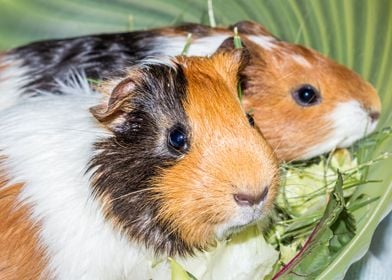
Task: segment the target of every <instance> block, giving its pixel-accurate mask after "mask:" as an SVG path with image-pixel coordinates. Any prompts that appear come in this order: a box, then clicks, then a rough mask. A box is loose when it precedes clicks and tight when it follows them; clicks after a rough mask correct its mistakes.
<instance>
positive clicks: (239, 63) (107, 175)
mask: <svg viewBox="0 0 392 280" xmlns="http://www.w3.org/2000/svg"><path fill="white" fill-rule="evenodd" d="M243 64H244V56H243V54H242V51H234V52H229V53H227V52H225V53H220V54H216V55H214V56H212V57H211V58H200V57H194V58H185V57H179V58H177V59H175V60H172V61H168V62H153V61H146V62H144V63H143V64H142V65H138V66H136V67H133V68H131V69H130V70H129V71H127V73H126V74H125V77H123V78H121V79H118V80H110V81H107V82H106V83H104V84H103V85H102V86H101V87H100V88H99V89H98V90H99V91H101V92H102V93H103V95H100V94H97V93H94V92H91V90H89V87H88V84H87V82H86V81H85V80H84V81H80V80H78V79H75V80H74V83H73V84H72V83H70V84H68V85H65V84H63V85H62V93H63V95H62V96H56V95H43V96H38V97H35V98H31V99H28V100H26V101H25V102H23V103H20V104H18V105H16V106H13V107H10V108H8V109H5V110H3V111H2V112H1V114H0V131H2V137H0V150H1V155H2V161H1V163H2V164H1V167H2V168H1V170H2V171H1V175H0V178H2V180H1V186H0V196H1V197H4V196H6V195H8V194H10V195H9V196H7V197H8V198H7V199H0V209H1V210H2V211H1V213H2V214H3V213H8V214H7V216H6V217H4V221H5V222H4V223H3V222H2V226H1V227H0V248H1V252H2V254H1V255H0V264H1V268H2V270H0V278H2V279H22V278H23V277H24V276H25V275H29V276H30V278H33V279H37V278H40V277H46V276H48V277H50V278H55V279H82V278H86V279H122V278H126V277H131V278H132V279H147V278H148V277H149V276H148V266H149V262H148V260H149V259H151V256H154V255H155V256H185V255H190V254H192V253H194V252H195V251H197V250H204V249H208V248H209V246H210V245H211V244H213V243H214V240H215V239H216V238H223V237H225V236H227V235H228V234H230V233H231V232H234V231H237V230H239V229H241V228H242V227H244V226H246V225H248V224H252V223H254V222H256V221H258V220H260V219H262V218H263V217H265V216H267V215H268V213H269V212H270V209H271V208H272V206H273V200H274V198H275V196H276V193H277V187H278V167H277V161H276V159H275V157H274V155H273V153H272V149H271V148H270V147H269V146H268V145H267V144H266V142H265V140H264V139H263V138H262V136H260V134H259V133H258V131H257V129H255V128H254V127H252V125H251V124H250V123H249V122H248V119H247V117H246V114H245V112H244V110H243V109H242V107H241V105H240V102H239V100H238V97H237V90H236V89H237V86H236V85H237V82H238V79H237V76H238V72H239V71H240V70H241V68H242V67H243ZM82 91H85V92H86V91H88V92H90V93H82ZM2 214H1V215H2ZM2 221H3V220H2ZM11 256H13V257H11ZM3 268H4V269H3ZM9 275H12V276H9ZM13 277H14V278H13Z"/></svg>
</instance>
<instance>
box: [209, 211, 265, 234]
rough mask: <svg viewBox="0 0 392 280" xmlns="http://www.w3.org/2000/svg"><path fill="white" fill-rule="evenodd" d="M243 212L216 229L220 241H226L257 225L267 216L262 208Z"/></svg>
mask: <svg viewBox="0 0 392 280" xmlns="http://www.w3.org/2000/svg"><path fill="white" fill-rule="evenodd" d="M241 212H242V213H237V214H236V215H235V216H234V217H232V218H231V219H230V220H229V221H227V222H225V223H223V224H220V225H219V226H218V227H217V228H216V230H215V235H216V238H217V239H218V240H223V239H226V238H227V237H228V236H230V235H231V234H233V233H236V232H239V231H241V230H243V229H244V228H246V227H248V226H251V225H253V224H255V223H257V222H258V221H260V220H261V219H262V218H263V217H264V216H265V215H263V211H262V208H250V209H247V211H241Z"/></svg>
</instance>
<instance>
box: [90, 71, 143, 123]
mask: <svg viewBox="0 0 392 280" xmlns="http://www.w3.org/2000/svg"><path fill="white" fill-rule="evenodd" d="M135 88H136V83H135V81H134V80H133V79H132V78H127V79H125V80H122V81H121V82H120V83H119V84H117V85H116V86H115V87H114V89H113V91H112V93H111V94H110V97H109V99H108V101H107V103H105V104H100V105H96V106H94V107H91V108H90V112H91V114H92V115H93V116H94V117H95V118H96V119H97V120H98V121H99V122H101V123H103V124H104V125H105V126H108V127H109V128H111V129H112V130H113V129H114V127H115V126H116V125H118V122H119V118H121V116H123V115H124V114H125V113H129V112H130V111H131V110H132V105H131V103H130V102H129V100H130V99H131V97H132V92H133V91H134V90H135Z"/></svg>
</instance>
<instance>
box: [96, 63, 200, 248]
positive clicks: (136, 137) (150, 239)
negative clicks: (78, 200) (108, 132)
mask: <svg viewBox="0 0 392 280" xmlns="http://www.w3.org/2000/svg"><path fill="white" fill-rule="evenodd" d="M142 71H143V73H142V74H143V75H142V76H143V81H141V82H140V83H137V85H136V90H135V91H134V92H133V94H135V96H134V98H132V100H131V101H130V102H131V103H132V104H133V105H134V108H135V109H134V110H133V111H132V112H130V113H128V114H127V116H126V121H125V122H123V123H122V124H121V126H122V127H121V128H122V129H120V130H116V133H115V135H114V136H113V137H111V138H108V139H105V140H102V141H101V142H98V143H96V144H95V146H96V149H97V151H98V154H97V155H96V156H95V157H94V158H93V159H92V161H91V165H90V170H94V175H93V178H92V182H93V190H94V193H95V194H96V196H97V197H103V198H104V200H105V201H106V200H107V199H108V200H109V201H111V203H109V205H110V206H109V209H106V210H107V211H108V212H107V218H108V219H110V218H114V221H115V223H116V225H119V227H120V230H121V231H123V232H124V233H125V234H126V235H128V236H129V237H130V239H131V240H136V241H138V242H141V243H143V244H144V245H145V246H146V247H148V248H152V249H153V250H154V251H155V252H156V253H166V254H169V255H174V254H180V255H184V254H188V253H192V252H193V250H194V249H195V248H190V247H189V246H188V245H186V244H185V243H184V241H183V240H182V239H181V238H180V236H179V235H178V233H177V232H173V231H171V229H170V228H169V227H168V225H166V224H165V223H163V222H162V221H160V220H158V219H156V216H157V213H158V210H159V209H160V208H161V207H162V203H161V201H159V199H157V198H154V194H155V191H154V186H153V184H152V182H151V179H153V178H155V177H157V176H159V173H160V170H161V169H165V168H168V167H170V166H172V165H174V164H176V162H178V161H179V160H180V159H179V157H178V155H176V154H173V153H172V152H170V149H169V148H168V146H167V142H166V141H167V137H166V136H167V133H168V131H169V130H170V128H171V127H173V126H175V125H176V124H181V125H182V126H183V127H184V128H185V130H186V132H187V134H188V135H189V134H190V127H189V124H188V123H187V117H186V113H185V112H184V107H183V103H184V102H185V100H186V87H187V82H186V78H185V75H184V73H183V70H182V68H181V66H177V69H173V68H171V67H169V66H166V65H150V66H148V68H147V69H144V70H142ZM196 249H198V248H196Z"/></svg>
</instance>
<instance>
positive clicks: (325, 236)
mask: <svg viewBox="0 0 392 280" xmlns="http://www.w3.org/2000/svg"><path fill="white" fill-rule="evenodd" d="M354 235H355V220H354V218H353V217H352V215H351V214H350V213H349V212H348V211H347V209H346V206H345V202H344V196H343V178H342V175H341V174H340V173H339V172H338V178H337V181H336V184H335V188H334V190H333V192H332V193H331V194H330V196H329V202H328V204H327V207H326V209H325V212H324V214H323V216H322V217H321V220H320V222H319V223H318V224H317V226H316V227H315V229H314V230H313V231H312V233H311V234H310V236H309V238H308V239H307V240H306V241H305V243H304V245H303V247H302V249H301V250H300V251H299V253H298V254H297V255H296V256H295V257H294V258H293V259H292V260H291V261H290V262H289V263H288V264H287V265H285V266H283V268H282V269H281V270H280V271H279V272H278V273H277V274H276V275H275V276H274V277H273V279H296V278H298V277H307V278H314V277H316V276H317V275H318V274H319V273H321V272H322V271H323V270H324V269H325V267H327V266H328V264H329V263H330V262H331V260H332V259H333V256H334V255H335V254H336V253H338V252H339V251H340V250H341V249H342V248H343V247H344V246H345V245H346V244H347V243H348V242H349V241H350V240H351V239H352V238H353V236H354Z"/></svg>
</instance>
